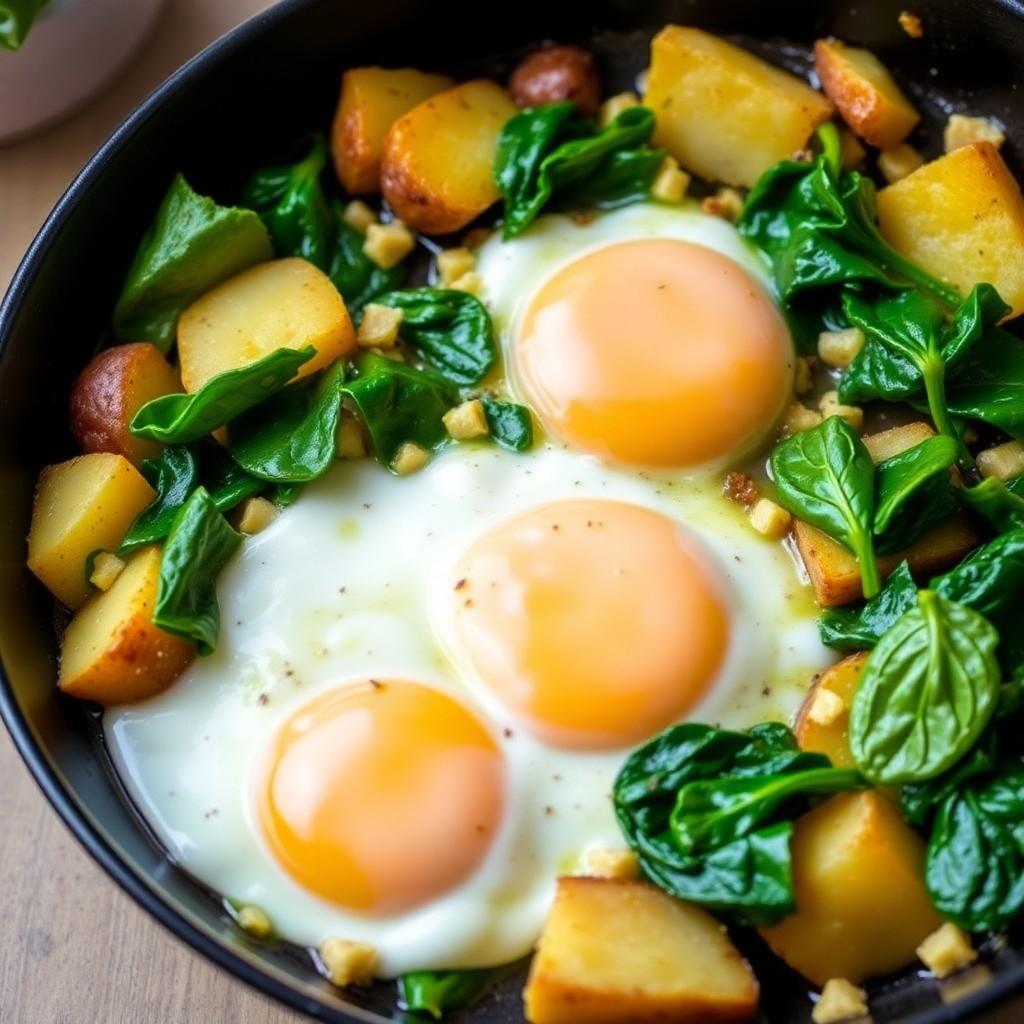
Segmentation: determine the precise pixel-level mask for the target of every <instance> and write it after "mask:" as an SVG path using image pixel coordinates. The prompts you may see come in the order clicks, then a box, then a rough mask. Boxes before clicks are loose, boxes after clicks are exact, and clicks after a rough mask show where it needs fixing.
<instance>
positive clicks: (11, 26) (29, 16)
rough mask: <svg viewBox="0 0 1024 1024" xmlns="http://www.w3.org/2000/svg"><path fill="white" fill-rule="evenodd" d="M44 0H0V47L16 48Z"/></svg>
mask: <svg viewBox="0 0 1024 1024" xmlns="http://www.w3.org/2000/svg"><path fill="white" fill-rule="evenodd" d="M45 3H46V0H0V47H3V48H4V49H7V50H17V49H18V47H20V46H21V44H22V43H23V42H25V37H26V36H27V35H28V30H29V29H30V28H31V27H32V23H33V22H34V21H35V20H36V16H37V15H38V14H39V12H40V11H41V10H42V8H43V4H45Z"/></svg>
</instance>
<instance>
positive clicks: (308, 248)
mask: <svg viewBox="0 0 1024 1024" xmlns="http://www.w3.org/2000/svg"><path fill="white" fill-rule="evenodd" d="M326 166H327V145H326V143H325V142H324V140H323V138H322V137H321V136H317V137H316V138H315V139H314V141H313V146H312V148H311V149H310V151H309V154H308V156H306V157H305V158H304V159H303V160H300V161H299V162H298V163H295V164H285V165H284V166H281V167H267V168H264V169H263V170H259V171H256V172H255V173H254V174H253V175H252V176H251V177H250V178H249V180H248V182H247V183H246V185H245V188H244V189H243V190H242V205H243V206H247V207H249V209H251V210H255V211H256V212H257V213H258V214H259V215H260V218H261V219H262V221H263V223H264V224H265V225H266V227H267V230H268V231H269V232H270V237H271V238H272V239H273V242H274V251H275V252H276V253H277V255H278V256H300V257H301V258H302V259H304V260H308V261H309V262H310V263H312V264H314V265H315V266H317V267H319V268H320V269H321V270H326V269H327V265H328V260H329V258H330V250H331V243H332V241H333V239H334V223H333V218H332V214H331V210H330V208H329V207H328V205H327V200H326V198H325V197H324V192H323V189H322V188H321V186H320V175H321V173H322V172H323V170H324V168H325V167H326Z"/></svg>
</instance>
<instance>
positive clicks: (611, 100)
mask: <svg viewBox="0 0 1024 1024" xmlns="http://www.w3.org/2000/svg"><path fill="white" fill-rule="evenodd" d="M639 105H640V97H639V96H637V94H636V93H635V92H618V93H616V94H615V95H614V96H609V97H608V99H606V100H605V101H604V103H602V104H601V110H600V111H599V112H598V115H597V123H598V124H599V125H600V126H601V127H602V128H604V127H605V126H606V125H609V124H611V123H612V121H614V120H615V118H617V117H618V116H619V114H621V113H622V112H623V111H624V110H629V108H630V107H638V106H639Z"/></svg>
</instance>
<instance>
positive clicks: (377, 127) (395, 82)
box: [331, 68, 455, 195]
mask: <svg viewBox="0 0 1024 1024" xmlns="http://www.w3.org/2000/svg"><path fill="white" fill-rule="evenodd" d="M454 84H455V83H454V81H452V79H450V78H449V77H448V76H447V75H431V74H428V73H427V72H425V71H416V70H414V69H413V68H395V69H393V70H392V69H387V68H352V69H351V70H350V71H346V72H345V73H344V74H343V75H342V76H341V97H340V98H339V100H338V109H337V111H336V113H335V115H334V123H333V125H332V126H331V155H332V156H333V157H334V168H335V170H336V171H337V172H338V178H339V180H340V181H341V184H342V185H343V186H344V188H345V191H346V192H349V193H351V194H352V195H366V194H368V193H370V192H379V191H380V161H381V157H382V156H383V155H384V139H385V137H386V136H387V134H388V129H389V128H390V127H391V126H392V125H393V124H394V123H395V122H396V121H397V120H398V119H399V118H400V117H401V116H402V115H403V114H406V113H408V112H409V111H410V110H412V108H413V107H415V106H417V104H420V103H422V102H423V101H424V100H426V99H429V98H430V97H431V96H433V95H435V94H436V93H439V92H443V91H444V90H445V89H450V88H451V87H452V86H453V85H454Z"/></svg>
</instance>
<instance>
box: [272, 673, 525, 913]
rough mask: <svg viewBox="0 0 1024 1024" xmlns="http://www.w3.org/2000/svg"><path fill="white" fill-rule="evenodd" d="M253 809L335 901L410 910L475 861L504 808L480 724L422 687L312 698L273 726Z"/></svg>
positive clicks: (498, 765) (390, 686)
mask: <svg viewBox="0 0 1024 1024" xmlns="http://www.w3.org/2000/svg"><path fill="white" fill-rule="evenodd" d="M265 764H266V768H265V775H264V777H263V779H262V784H261V785H260V786H259V788H258V789H257V795H256V800H257V815H258V819H259V821H260V823H261V825H262V828H263V832H264V835H265V836H266V839H267V842H268V843H269V846H270V849H271V851H272V853H273V855H274V857H275V858H276V860H277V861H278V862H279V863H280V864H281V865H282V866H283V867H284V868H285V870H287V871H288V873H289V874H290V875H291V876H292V877H293V878H294V879H295V880H296V881H297V882H298V883H299V884H300V885H302V886H303V887H304V888H306V889H308V890H309V891H311V892H313V893H315V894H316V895H317V896H320V897H322V898H323V899H325V900H329V901H331V902H332V903H336V904H339V905H341V906H343V907H346V908H348V909H350V910H354V911H360V912H363V913H366V914H372V915H383V914H390V913H397V912H400V911H404V910H409V909H410V908H413V907H417V906H420V905H422V904H423V903H426V902H428V901H429V900H431V899H434V898H435V897H437V896H440V895H441V894H442V893H444V892H446V891H448V890H449V889H451V888H453V887H454V886H456V885H458V884H459V883H460V882H462V881H464V880H465V879H466V878H467V877H468V876H469V875H470V874H471V873H472V872H473V871H474V869H475V868H476V867H477V866H478V865H479V864H480V862H481V860H482V859H483V857H484V855H485V854H486V852H487V850H488V848H489V847H490V844H491V840H492V839H493V837H494V835H495V833H496V831H497V829H498V825H499V822H500V820H501V816H502V810H503V806H504V799H505V784H504V777H505V769H504V760H503V758H502V755H501V753H500V751H499V750H498V748H497V746H496V745H495V742H494V740H493V739H492V737H491V736H490V734H489V733H488V731H487V730H486V729H485V728H484V726H483V725H482V724H481V723H480V721H479V720H478V719H477V718H476V717H475V715H473V714H472V713H471V712H470V711H468V710H467V709H466V708H465V707H463V706H462V705H461V704H459V703H457V702H456V701H454V700H453V699H452V698H451V697H448V696H446V695H445V694H443V693H439V692H438V691H436V690H432V689H430V688H428V687H426V686H421V685H419V684H418V683H410V682H401V681H383V682H379V681H373V682H366V683H356V684H353V685H347V686H343V687H339V688H337V689H333V690H330V691H328V692H326V693H323V694H320V695H319V696H318V697H315V698H314V699H313V700H311V701H309V702H308V703H307V704H305V705H303V706H302V707H301V708H299V709H298V711H296V712H294V713H293V714H292V715H291V717H290V718H288V719H287V720H286V721H285V722H284V724H283V725H282V726H281V727H280V728H279V729H278V731H277V733H276V734H275V736H274V738H273V740H272V743H271V746H270V750H269V753H268V756H267V760H266V763H265Z"/></svg>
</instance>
